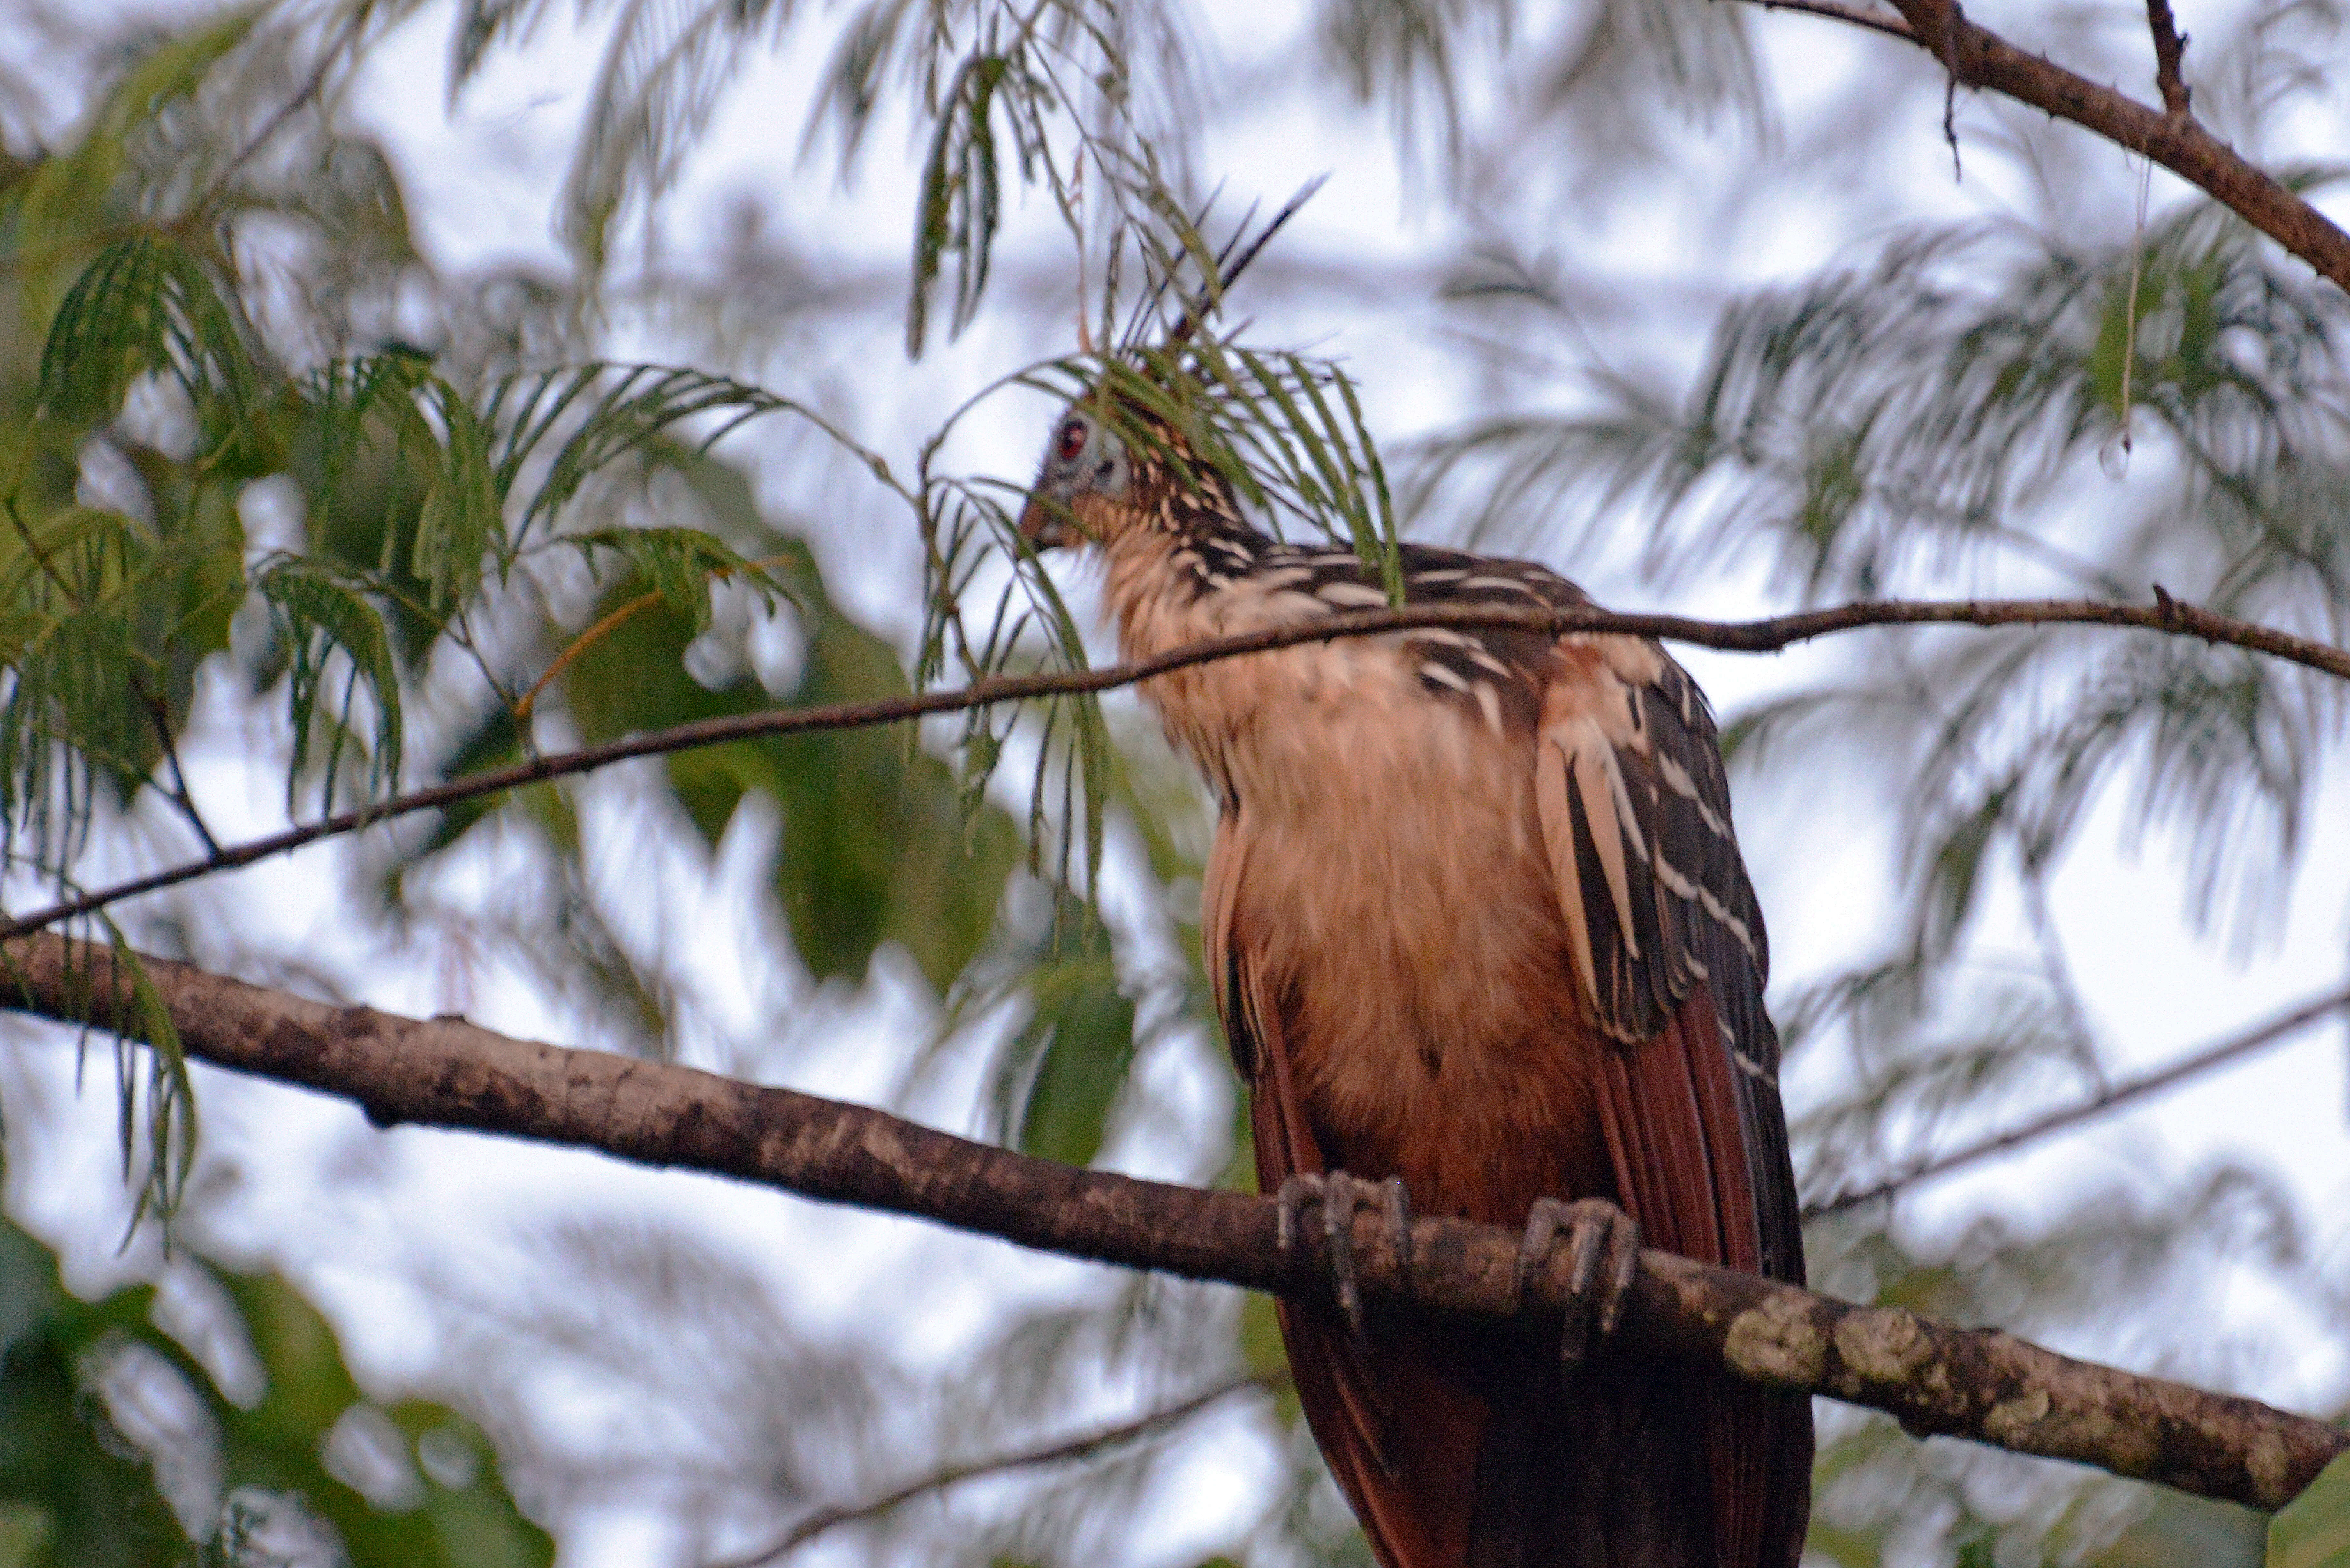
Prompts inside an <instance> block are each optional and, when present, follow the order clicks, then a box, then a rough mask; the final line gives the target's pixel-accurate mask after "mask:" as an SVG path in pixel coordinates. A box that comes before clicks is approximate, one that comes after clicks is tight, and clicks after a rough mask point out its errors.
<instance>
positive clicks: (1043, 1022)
mask: <svg viewBox="0 0 2350 1568" xmlns="http://www.w3.org/2000/svg"><path fill="white" fill-rule="evenodd" d="M1075 918H1076V919H1079V920H1081V921H1083V923H1084V924H1085V926H1086V927H1087V929H1086V930H1085V931H1084V932H1083V933H1082V935H1080V936H1077V937H1076V938H1075V939H1074V940H1071V939H1068V938H1067V937H1066V935H1065V938H1064V942H1063V944H1062V945H1063V946H1064V947H1065V949H1066V952H1065V953H1064V954H1063V955H1060V956H1055V957H1054V958H1050V959H1048V960H1046V961H1045V962H1043V963H1041V964H1039V965H1038V966H1037V967H1036V968H1035V970H1034V971H1032V972H1031V973H1030V975H1029V977H1028V987H1027V988H1028V994H1029V997H1030V1000H1031V1008H1032V1011H1031V1012H1030V1013H1029V1017H1028V1022H1027V1023H1025V1024H1024V1025H1023V1026H1022V1028H1021V1030H1020V1033H1018V1034H1017V1035H1015V1036H1014V1039H1013V1041H1012V1044H1011V1045H1010V1047H1009V1052H1010V1056H1011V1059H1012V1060H1013V1061H1014V1063H1017V1064H1021V1065H1022V1066H1023V1068H1024V1071H1025V1072H1026V1074H1027V1076H1028V1083H1027V1088H1026V1094H1025V1096H1024V1098H1023V1101H1022V1103H1021V1105H1020V1108H1019V1127H1020V1134H1019V1142H1018V1145H1017V1147H1019V1149H1020V1151H1021V1152H1022V1153H1024V1154H1033V1155H1036V1156H1038V1157H1040V1158H1045V1159H1057V1160H1060V1161H1061V1162H1062V1163H1064V1164H1066V1165H1091V1164H1092V1163H1093V1162H1094V1159H1095V1158H1096V1157H1097V1155H1099V1154H1100V1153H1101V1146H1102V1139H1103V1137H1104V1136H1105V1134H1106V1133H1107V1128H1108V1122H1109V1115H1110V1110H1111V1107H1112V1106H1114V1105H1115V1104H1116V1103H1117V1100H1118V1091H1119V1090H1121V1089H1123V1088H1124V1087H1125V1086H1126V1080H1127V1074H1128V1069H1130V1068H1131V1067H1132V1066H1133V1064H1134V1002H1133V1000H1132V999H1131V998H1129V997H1128V996H1127V995H1126V994H1125V993H1124V992H1121V991H1120V990H1119V989H1118V971H1117V969H1116V967H1115V966H1114V965H1113V964H1112V962H1111V961H1110V950H1109V939H1108V934H1107V932H1106V931H1105V930H1104V929H1102V926H1101V924H1100V922H1099V921H1098V920H1087V919H1085V918H1084V916H1083V915H1081V914H1080V915H1076V917H1075Z"/></svg>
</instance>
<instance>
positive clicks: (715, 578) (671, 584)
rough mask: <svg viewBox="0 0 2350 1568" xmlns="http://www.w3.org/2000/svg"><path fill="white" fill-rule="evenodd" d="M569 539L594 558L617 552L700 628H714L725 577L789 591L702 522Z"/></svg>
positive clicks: (766, 590)
mask: <svg viewBox="0 0 2350 1568" xmlns="http://www.w3.org/2000/svg"><path fill="white" fill-rule="evenodd" d="M565 543H567V544H568V545H575V546H577V548H578V550H579V552H580V553H581V554H582V555H584V556H587V558H588V559H589V560H590V561H591V562H592V561H593V560H594V559H595V558H596V556H598V554H599V553H601V552H606V551H608V552H611V553H613V554H615V555H618V556H620V557H621V558H622V559H624V560H625V561H627V562H628V564H629V566H632V567H634V568H635V569H636V574H637V576H639V577H641V578H642V579H643V580H644V581H645V582H647V583H649V584H650V585H651V591H652V592H654V593H657V594H659V595H660V598H661V603H662V604H664V605H666V606H667V607H669V611H670V613H671V615H674V616H677V617H679V618H681V619H684V620H685V621H687V622H689V623H690V624H691V626H692V627H693V629H694V631H695V632H696V633H697V634H699V633H701V632H704V631H707V630H709V629H710V604H711V594H712V590H714V589H715V588H716V587H717V586H718V584H719V582H720V580H721V579H729V580H733V581H736V582H744V583H749V584H750V585H752V586H753V587H755V588H757V589H759V590H760V592H761V593H762V595H763V596H765V595H775V594H782V593H785V591H786V590H785V587H784V585H783V583H782V582H780V581H779V580H777V578H776V577H775V575H774V574H773V573H772V572H771V571H769V570H768V568H767V567H766V566H764V565H762V564H760V563H757V562H754V561H746V560H744V559H743V557H742V556H740V555H738V554H736V553H735V551H734V550H733V549H732V548H731V547H729V546H728V545H727V544H726V542H725V541H724V540H723V539H720V538H719V537H718V536H717V535H713V534H706V533H704V532H702V530H701V529H699V528H598V529H597V530H596V531H595V532H593V533H590V534H574V535H567V536H566V538H565Z"/></svg>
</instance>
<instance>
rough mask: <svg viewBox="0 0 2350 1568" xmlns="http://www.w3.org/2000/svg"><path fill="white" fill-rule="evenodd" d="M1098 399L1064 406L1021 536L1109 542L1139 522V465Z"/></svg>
mask: <svg viewBox="0 0 2350 1568" xmlns="http://www.w3.org/2000/svg"><path fill="white" fill-rule="evenodd" d="M1093 403H1094V400H1092V399H1086V400H1080V401H1078V402H1075V403H1072V404H1070V405H1069V406H1068V408H1067V409H1066V410H1063V411H1062V414H1061V417H1060V419H1059V421H1057V422H1055V425H1054V426H1053V437H1052V440H1051V441H1049V442H1048V443H1047V444H1046V446H1045V465H1044V467H1043V468H1041V469H1039V470H1038V471H1037V473H1036V483H1035V485H1034V486H1033V487H1031V488H1030V490H1029V492H1028V504H1027V506H1026V507H1025V508H1024V509H1023V510H1022V512H1021V514H1020V532H1021V534H1022V535H1023V536H1024V537H1025V538H1026V539H1027V540H1028V542H1029V543H1031V544H1033V545H1035V546H1036V547H1037V548H1038V549H1040V550H1049V549H1051V548H1053V547H1054V546H1055V545H1080V544H1085V543H1087V542H1090V543H1093V544H1097V545H1106V544H1107V543H1109V542H1110V540H1112V539H1113V538H1115V537H1117V535H1119V534H1120V533H1122V532H1124V531H1125V529H1126V528H1127V527H1128V525H1130V524H1132V522H1133V521H1134V514H1135V512H1136V507H1135V504H1134V503H1135V500H1136V498H1137V486H1136V483H1135V479H1136V475H1135V472H1134V471H1135V464H1134V462H1133V460H1132V458H1131V457H1129V456H1128V448H1127V441H1126V438H1125V437H1124V436H1121V435H1120V434H1119V433H1118V431H1116V430H1113V429H1112V428H1111V421H1109V420H1108V419H1107V417H1105V413H1104V410H1101V409H1100V408H1098V407H1096V406H1093Z"/></svg>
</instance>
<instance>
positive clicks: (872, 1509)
mask: <svg viewBox="0 0 2350 1568" xmlns="http://www.w3.org/2000/svg"><path fill="white" fill-rule="evenodd" d="M1268 1386H1271V1385H1270V1382H1269V1380H1268V1379H1266V1378H1263V1377H1234V1378H1232V1379H1231V1380H1230V1381H1228V1382H1224V1383H1220V1384H1218V1385H1216V1386H1214V1387H1213V1388H1210V1389H1208V1390H1207V1391H1205V1392H1204V1393H1200V1394H1194V1395H1193V1396H1191V1397H1190V1398H1189V1399H1185V1400H1183V1401H1181V1402H1180V1403H1179V1404H1174V1405H1169V1406H1164V1407H1161V1408H1159V1409H1156V1410H1152V1411H1149V1412H1148V1413H1147V1414H1144V1415H1141V1416H1138V1417H1135V1418H1134V1419H1133V1420H1130V1421H1121V1422H1119V1423H1118V1425H1116V1426H1114V1427H1103V1428H1097V1429H1095V1430H1093V1431H1090V1432H1081V1433H1079V1434H1077V1435H1076V1437H1073V1438H1055V1439H1054V1440H1053V1441H1052V1442H1050V1443H1046V1444H1045V1445H1044V1446H1042V1447H1039V1448H1034V1449H1025V1450H1024V1451H1023V1452H1020V1453H1016V1454H1005V1455H1003V1456H1000V1457H998V1458H996V1459H978V1460H974V1461H972V1462H971V1463H968V1464H960V1465H948V1466H945V1467H943V1468H942V1469H938V1470H935V1471H933V1472H931V1474H929V1475H927V1476H924V1477H923V1478H922V1479H921V1480H915V1481H909V1482H907V1483H906V1484H905V1485H904V1486H901V1487H899V1488H898V1489H897V1490H894V1491H888V1492H884V1493H882V1494H881V1495H880V1496H879V1497H877V1498H874V1499H872V1500H871V1501H867V1502H860V1503H855V1504H842V1505H839V1506H837V1507H832V1508H820V1509H817V1510H816V1511H815V1512H814V1513H811V1514H809V1515H808V1516H807V1517H806V1518H805V1519H803V1520H801V1521H799V1522H798V1523H797V1524H795V1525H793V1526H792V1527H791V1529H789V1530H787V1531H785V1532H784V1533H783V1534H782V1535H780V1536H778V1537H777V1538H776V1539H775V1541H774V1542H771V1543H770V1544H768V1545H765V1546H763V1547H760V1548H759V1549H758V1550H756V1551H754V1552H749V1553H747V1554H745V1555H743V1556H739V1557H726V1558H721V1559H720V1560H718V1561H717V1562H715V1563H707V1564H705V1565H704V1568H763V1565H764V1564H765V1563H772V1562H774V1561H775V1559H776V1558H778V1557H781V1556H783V1555H784V1554H785V1553H786V1552H792V1551H795V1550H796V1549H797V1548H799V1547H802V1546H805V1545H806V1544H807V1543H808V1542H811V1541H813V1540H815V1539H816V1537H817V1536H819V1535H821V1534H823V1533H824V1532H826V1531H827V1530H830V1529H832V1528H833V1527H835V1526H836V1525H842V1524H852V1523H854V1522H856V1521H858V1520H861V1519H876V1518H879V1516H880V1515H882V1514H885V1513H888V1512H889V1511H890V1510H892V1509H895V1508H899V1507H901V1506H903V1505H904V1504H906V1503H909V1502H911V1501H914V1500H915V1499H916V1498H918V1497H924V1496H927V1495H928V1494H930V1493H931V1492H934V1491H944V1490H947V1489H948V1488H950V1487H954V1486H960V1485H962V1483H963V1482H964V1481H967V1480H977V1479H978V1478H979V1477H981V1476H995V1475H1005V1474H1008V1473H1010V1472H1011V1471H1013V1470H1024V1469H1037V1468H1039V1467H1041V1466H1045V1465H1058V1464H1069V1463H1074V1462H1076V1461H1077V1460H1080V1459H1093V1458H1095V1457H1096V1456H1097V1455H1099V1454H1104V1453H1107V1452H1108V1451H1110V1450H1111V1449H1120V1448H1124V1447H1125V1446H1126V1445H1127V1444H1128V1443H1131V1442H1136V1441H1139V1440H1140V1439H1142V1438H1149V1437H1155V1436H1157V1435H1158V1434H1159V1433H1160V1432H1163V1431H1165V1430H1166V1429H1167V1428H1170V1427H1173V1426H1177V1425H1180V1423H1182V1422H1184V1421H1188V1420H1190V1419H1191V1417H1193V1416H1196V1415H1198V1414H1199V1413H1200V1412H1201V1411H1202V1410H1204V1409H1206V1408H1207V1407H1209V1406H1211V1405H1214V1404H1217V1403H1219V1402H1220V1401H1222V1400H1223V1399H1226V1398H1229V1397H1231V1396H1232V1395H1234V1394H1238V1393H1241V1392H1243V1390H1246V1389H1251V1388H1265V1387H1268Z"/></svg>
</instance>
